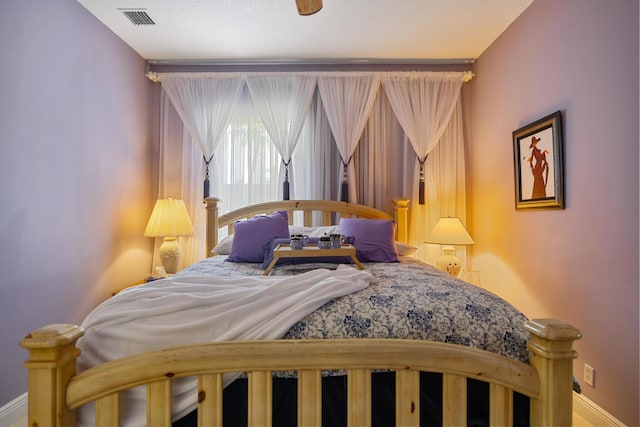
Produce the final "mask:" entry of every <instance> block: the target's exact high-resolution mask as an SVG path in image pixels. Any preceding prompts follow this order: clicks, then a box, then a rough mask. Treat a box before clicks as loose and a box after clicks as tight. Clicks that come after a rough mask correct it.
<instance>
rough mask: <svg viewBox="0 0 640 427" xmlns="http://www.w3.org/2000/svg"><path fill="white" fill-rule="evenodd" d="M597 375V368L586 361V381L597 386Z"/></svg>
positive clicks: (592, 385)
mask: <svg viewBox="0 0 640 427" xmlns="http://www.w3.org/2000/svg"><path fill="white" fill-rule="evenodd" d="M595 376H596V370H595V369H593V367H591V366H589V365H587V364H586V363H585V364H584V382H585V383H587V384H589V385H590V386H591V387H595V386H594V384H595Z"/></svg>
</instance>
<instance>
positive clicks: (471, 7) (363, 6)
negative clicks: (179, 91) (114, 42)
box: [78, 0, 533, 63]
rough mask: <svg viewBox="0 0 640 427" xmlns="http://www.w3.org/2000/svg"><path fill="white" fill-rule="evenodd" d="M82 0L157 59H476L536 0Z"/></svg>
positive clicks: (127, 39) (113, 28) (135, 46)
mask: <svg viewBox="0 0 640 427" xmlns="http://www.w3.org/2000/svg"><path fill="white" fill-rule="evenodd" d="M78 2H79V3H81V4H82V5H83V6H84V7H85V8H87V9H88V10H89V11H90V12H91V13H92V14H93V15H95V16H96V17H97V18H98V19H99V20H100V21H102V22H103V23H104V24H105V25H106V26H107V27H108V28H110V29H111V31H113V32H114V33H115V34H117V35H118V36H119V37H120V38H122V39H123V40H124V41H125V42H126V43H127V44H128V45H129V46H131V47H132V48H133V49H134V50H135V51H136V52H138V53H139V54H140V56H142V57H143V58H145V59H146V60H148V61H149V62H152V63H203V62H205V63H225V62H228V63H242V62H247V63H251V62H254V63H260V62H274V63H278V62H284V63H287V62H303V63H304V62H332V61H333V62H417V63H420V62H422V63H468V62H471V61H473V60H474V59H475V58H477V57H478V56H480V54H481V53H482V52H483V51H484V50H485V49H486V48H487V47H488V46H489V45H490V44H491V43H492V42H493V41H494V40H495V39H496V38H497V37H498V36H499V35H500V34H501V33H502V32H503V31H504V30H505V29H506V28H507V27H508V26H509V24H511V23H512V22H513V21H514V20H515V19H516V18H517V17H518V16H519V15H520V14H521V13H522V12H523V11H524V10H525V9H526V8H527V7H528V6H529V5H530V4H531V3H532V2H533V0H324V1H323V3H324V7H323V8H322V10H320V11H319V12H318V13H316V14H314V15H310V16H300V15H298V12H297V8H296V4H295V0H78ZM124 10H144V11H145V12H146V13H147V15H149V17H150V18H151V19H152V20H153V21H154V22H155V25H134V24H132V23H131V21H130V20H129V19H128V18H127V17H126V16H125V15H124V14H123V11H124Z"/></svg>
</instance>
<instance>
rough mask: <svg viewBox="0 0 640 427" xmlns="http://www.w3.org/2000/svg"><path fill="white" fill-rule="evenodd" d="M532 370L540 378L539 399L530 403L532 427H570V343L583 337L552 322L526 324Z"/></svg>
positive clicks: (574, 355)
mask: <svg viewBox="0 0 640 427" xmlns="http://www.w3.org/2000/svg"><path fill="white" fill-rule="evenodd" d="M524 326H525V329H526V330H527V331H528V332H529V333H531V340H530V341H529V343H528V344H527V347H529V351H530V354H531V358H530V362H531V366H533V367H534V368H535V370H536V371H537V372H538V375H539V376H540V385H541V388H540V398H539V399H531V425H532V426H570V425H571V423H572V407H573V393H572V390H573V359H575V358H577V357H578V353H577V352H576V351H575V350H574V349H573V342H574V341H575V340H578V339H580V338H581V337H582V334H581V333H580V331H579V330H577V329H576V328H574V327H573V326H571V325H569V324H567V323H564V322H561V321H559V320H555V319H534V320H530V321H528V322H526V323H525V325H524Z"/></svg>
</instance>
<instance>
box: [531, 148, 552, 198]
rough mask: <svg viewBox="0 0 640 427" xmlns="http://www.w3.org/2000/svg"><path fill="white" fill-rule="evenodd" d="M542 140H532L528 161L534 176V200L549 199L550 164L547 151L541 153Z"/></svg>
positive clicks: (532, 195)
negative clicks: (539, 145) (547, 188)
mask: <svg viewBox="0 0 640 427" xmlns="http://www.w3.org/2000/svg"><path fill="white" fill-rule="evenodd" d="M538 142H540V138H536V137H535V136H533V137H532V138H531V145H529V148H530V149H531V157H529V158H528V159H527V161H528V162H529V167H530V168H531V173H532V174H533V191H532V192H531V198H532V199H544V198H546V197H547V190H546V187H547V181H548V179H549V163H548V162H547V153H548V151H547V150H544V151H541V150H540V149H539V148H538V147H537V145H538Z"/></svg>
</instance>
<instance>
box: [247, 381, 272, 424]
mask: <svg viewBox="0 0 640 427" xmlns="http://www.w3.org/2000/svg"><path fill="white" fill-rule="evenodd" d="M248 377H249V378H248V384H249V396H248V399H249V409H248V412H249V413H248V417H249V426H256V427H271V397H272V389H271V372H269V371H258V372H250V373H249V374H248Z"/></svg>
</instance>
